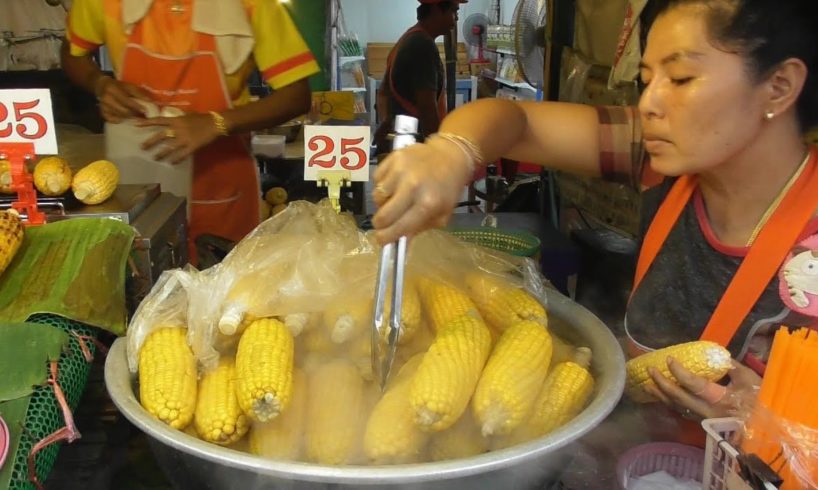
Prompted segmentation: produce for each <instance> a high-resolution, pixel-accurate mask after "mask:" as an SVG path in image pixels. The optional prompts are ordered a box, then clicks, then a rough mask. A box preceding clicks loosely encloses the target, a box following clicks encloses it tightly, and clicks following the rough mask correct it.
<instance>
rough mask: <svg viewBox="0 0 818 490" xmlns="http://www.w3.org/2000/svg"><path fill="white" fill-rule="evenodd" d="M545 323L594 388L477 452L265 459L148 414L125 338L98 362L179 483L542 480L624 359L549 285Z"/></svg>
mask: <svg viewBox="0 0 818 490" xmlns="http://www.w3.org/2000/svg"><path fill="white" fill-rule="evenodd" d="M548 311H549V315H550V317H549V328H551V329H552V330H553V331H554V332H555V333H557V334H558V335H560V336H561V337H563V338H564V339H565V340H567V341H569V342H572V343H574V344H575V345H584V346H588V347H590V348H591V349H592V351H593V353H594V356H593V361H592V365H591V369H592V371H593V374H594V376H595V378H596V391H595V393H594V396H593V399H592V401H591V403H590V404H589V405H588V407H587V408H586V409H585V410H584V411H583V412H582V413H581V414H580V415H579V416H578V417H576V418H575V419H574V420H573V421H571V422H570V423H569V424H567V425H565V426H563V427H562V428H560V429H559V430H557V431H555V432H552V433H551V434H549V435H547V436H545V437H542V438H540V439H536V440H533V441H530V442H528V443H526V444H521V445H519V446H515V447H511V448H508V449H504V450H501V451H494V452H490V453H486V454H483V455H480V456H476V457H472V458H467V459H460V460H454V461H445V462H438V463H423V464H413V465H398V466H380V467H372V466H345V467H333V466H319V465H313V464H307V463H293V462H283V461H271V460H266V459H262V458H258V457H256V456H253V455H251V454H247V453H242V452H238V451H235V450H232V449H227V448H222V447H219V446H215V445H213V444H208V443H206V442H203V441H201V440H198V439H196V438H194V437H192V436H189V435H187V434H185V433H182V432H179V431H177V430H174V429H171V428H170V427H168V426H167V425H165V424H163V423H161V422H159V421H158V420H156V419H154V418H152V417H151V416H150V415H149V414H148V412H146V411H145V410H144V409H143V408H142V407H141V406H140V405H139V402H138V401H137V399H136V396H135V393H134V385H135V383H134V378H133V377H132V376H131V374H130V372H129V371H128V366H127V361H126V356H125V339H119V340H117V341H116V342H115V343H114V345H113V347H112V349H111V351H110V353H109V354H108V359H107V361H106V363H105V383H106V385H107V387H108V392H109V393H110V395H111V398H112V400H113V401H114V403H115V404H116V406H117V407H118V408H119V410H120V412H122V413H123V414H124V415H125V417H127V418H128V419H129V420H130V421H131V422H132V423H133V424H135V425H136V426H137V427H139V429H141V430H142V431H144V432H145V433H147V434H148V435H149V436H150V437H149V439H150V442H151V446H152V449H153V451H154V454H155V455H156V460H157V461H158V462H159V464H160V466H161V467H162V469H163V471H164V472H165V474H166V475H167V476H168V478H169V479H170V480H171V481H172V482H173V484H174V485H175V486H176V488H179V489H191V490H192V489H197V490H203V489H219V490H222V489H237V490H238V489H241V490H254V489H288V490H289V489H292V490H330V489H332V490H336V489H350V490H351V489H359V488H366V489H367V490H376V489H384V490H387V489H388V490H397V489H401V490H438V489H440V490H442V489H493V490H496V489H515V490H516V489H526V488H532V489H533V488H544V487H545V485H546V484H547V482H549V481H551V479H553V478H555V477H558V476H559V474H560V472H561V471H562V470H563V469H564V468H565V467H566V466H567V465H568V464H569V463H570V460H571V452H572V442H574V441H575V440H577V439H578V438H580V437H581V436H583V435H584V434H586V433H587V432H588V431H590V430H591V429H592V428H594V427H596V426H597V425H599V424H600V423H601V422H602V421H603V420H604V419H605V417H607V416H608V414H609V413H610V412H611V410H613V408H614V406H615V405H616V403H617V402H618V401H619V398H620V396H621V395H622V390H623V387H624V383H625V370H624V365H625V359H624V356H623V354H622V350H621V348H620V346H619V344H618V342H617V341H616V339H615V338H614V336H613V335H612V334H611V333H610V331H609V330H608V328H607V327H606V326H605V324H603V323H602V322H601V321H600V320H599V319H598V318H597V317H595V316H594V315H592V314H591V313H590V312H589V311H588V310H586V309H585V308H583V307H582V306H580V305H578V304H576V303H574V302H573V301H571V300H570V299H568V298H566V297H565V296H562V295H561V294H559V293H557V292H551V291H549V295H548Z"/></svg>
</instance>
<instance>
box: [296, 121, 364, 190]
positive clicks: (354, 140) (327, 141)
mask: <svg viewBox="0 0 818 490" xmlns="http://www.w3.org/2000/svg"><path fill="white" fill-rule="evenodd" d="M369 141H370V135H369V126H306V127H305V128H304V180H319V176H318V173H319V172H321V171H322V170H348V171H349V173H350V174H351V175H352V180H353V181H355V182H366V181H368V180H369Z"/></svg>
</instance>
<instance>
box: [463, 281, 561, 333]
mask: <svg viewBox="0 0 818 490" xmlns="http://www.w3.org/2000/svg"><path fill="white" fill-rule="evenodd" d="M466 290H467V291H468V293H469V297H470V298H471V300H472V301H474V304H475V305H477V309H478V310H479V311H480V314H481V315H483V318H484V319H485V320H486V323H488V324H489V325H490V326H492V327H494V328H495V329H497V330H498V331H499V332H501V333H502V332H504V331H506V329H508V328H509V327H511V326H513V325H516V324H518V323H520V322H521V321H524V320H530V321H536V322H539V323H542V324H543V325H547V324H548V322H547V317H546V313H545V309H544V308H543V307H542V305H541V304H540V303H539V301H537V300H536V299H534V297H533V296H531V295H530V294H528V293H527V292H526V291H525V290H524V289H522V288H520V287H516V286H515V285H513V284H512V283H511V282H509V281H507V280H506V279H503V278H501V277H500V276H494V275H489V274H482V273H471V274H468V275H467V276H466Z"/></svg>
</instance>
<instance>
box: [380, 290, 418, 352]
mask: <svg viewBox="0 0 818 490" xmlns="http://www.w3.org/2000/svg"><path fill="white" fill-rule="evenodd" d="M386 294H387V296H386V297H387V298H390V299H391V298H392V291H391V288H388V289H387V292H386ZM391 313H392V306H391V301H387V302H386V307H385V308H384V323H386V324H388V322H389V318H390V316H391ZM421 320H422V318H421V311H420V296H419V295H418V291H417V286H415V284H414V282H413V281H406V282H405V283H404V285H403V301H402V303H401V312H400V336H399V337H398V344H399V345H406V344H407V343H409V342H411V341H412V339H414V338H415V336H416V335H417V332H418V330H419V329H420V326H421ZM383 332H384V334H385V333H386V332H388V329H384V330H383Z"/></svg>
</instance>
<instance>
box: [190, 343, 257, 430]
mask: <svg viewBox="0 0 818 490" xmlns="http://www.w3.org/2000/svg"><path fill="white" fill-rule="evenodd" d="M194 425H195V426H196V432H197V433H198V434H199V437H201V438H202V439H203V440H205V441H208V442H212V443H214V444H219V445H222V446H229V445H230V444H233V443H234V442H236V441H238V440H239V439H241V438H242V437H244V434H246V433H247V431H248V430H249V428H250V421H249V420H247V416H246V415H245V414H244V413H243V412H242V410H241V407H239V402H238V400H237V399H236V364H235V360H234V359H232V358H230V357H226V356H223V357H221V358H220V359H219V364H218V366H216V368H215V369H213V370H212V371H210V372H208V373H205V374H204V376H202V381H201V382H200V383H199V399H198V400H197V402H196V416H195V418H194Z"/></svg>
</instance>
